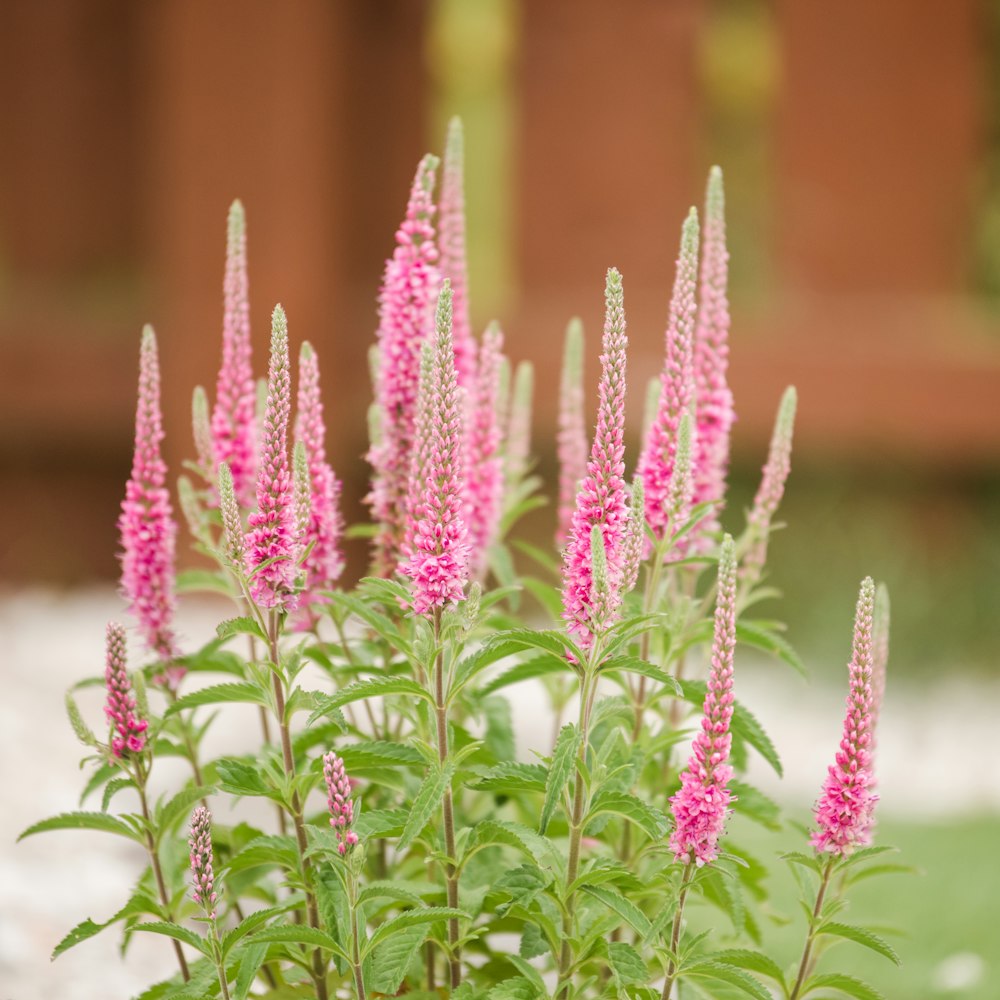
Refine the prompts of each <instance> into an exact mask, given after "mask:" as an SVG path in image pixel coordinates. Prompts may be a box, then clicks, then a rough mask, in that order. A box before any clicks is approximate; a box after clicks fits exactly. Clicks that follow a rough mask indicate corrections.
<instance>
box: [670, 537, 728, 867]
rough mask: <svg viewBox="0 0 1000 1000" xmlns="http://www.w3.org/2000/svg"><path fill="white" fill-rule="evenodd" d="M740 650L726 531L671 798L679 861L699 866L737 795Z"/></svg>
mask: <svg viewBox="0 0 1000 1000" xmlns="http://www.w3.org/2000/svg"><path fill="white" fill-rule="evenodd" d="M735 649H736V550H735V546H734V544H733V540H732V538H731V537H730V536H729V535H726V536H725V538H724V540H723V542H722V550H721V552H720V554H719V585H718V593H717V597H716V599H715V633H714V636H713V639H712V667H711V671H710V672H709V675H708V689H707V690H706V692H705V705H704V712H703V714H702V719H701V729H700V730H699V731H698V734H697V735H696V736H695V738H694V745H693V746H692V748H691V756H690V757H689V758H688V763H687V767H686V768H685V769H684V771H683V772H682V773H681V787H680V790H679V791H678V792H677V794H676V795H674V796H673V797H672V798H671V800H670V804H671V808H672V811H673V814H674V832H673V834H671V837H670V849H671V850H672V851H673V852H674V856H675V857H676V858H677V860H678V861H682V862H684V863H685V864H690V863H691V862H692V861H693V862H694V863H695V864H696V865H698V866H699V867H701V866H702V865H706V864H710V863H711V862H713V861H714V860H715V859H716V857H717V856H718V845H719V838H720V837H721V836H722V833H723V831H724V830H725V826H726V818H727V816H728V815H729V804H730V802H732V799H733V796H732V793H731V792H730V790H729V780H730V779H731V778H732V776H733V769H732V767H730V765H729V748H730V744H731V742H732V736H731V735H730V732H729V724H730V722H731V721H732V717H733V653H734V651H735Z"/></svg>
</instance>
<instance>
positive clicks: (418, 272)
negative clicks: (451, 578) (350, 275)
mask: <svg viewBox="0 0 1000 1000" xmlns="http://www.w3.org/2000/svg"><path fill="white" fill-rule="evenodd" d="M437 165H438V159H437V157H436V156H430V155H428V156H425V157H424V158H423V160H421V161H420V166H419V167H418V168H417V175H416V177H415V178H414V181H413V187H412V189H411V191H410V201H409V204H408V205H407V207H406V218H405V219H404V220H403V223H402V225H401V226H400V227H399V230H398V231H397V233H396V249H395V250H394V251H393V255H392V257H391V259H390V260H388V261H387V262H386V265H385V274H384V276H383V279H382V290H381V292H380V293H379V325H378V348H379V361H378V367H377V371H378V375H377V385H376V392H375V400H376V403H377V405H378V409H379V419H378V426H379V440H378V443H377V444H376V445H374V446H373V447H372V448H371V450H370V451H369V453H368V460H369V461H370V462H371V465H372V472H373V475H372V487H371V492H370V493H369V495H368V502H369V503H370V504H371V507H372V514H373V516H374V518H375V520H376V521H377V522H378V523H379V528H378V533H377V534H376V537H375V565H374V569H375V571H376V572H377V573H379V574H380V575H382V576H390V575H391V574H392V573H393V572H394V571H395V569H396V567H397V565H398V563H399V560H400V557H401V555H402V546H403V538H404V533H405V522H406V509H407V482H408V479H409V473H410V462H411V460H412V455H413V448H414V438H415V427H414V424H415V421H416V408H417V392H418V388H419V384H420V345H421V344H422V343H423V342H424V341H425V340H427V339H428V338H429V337H430V336H431V335H432V331H433V329H434V303H435V301H436V299H437V294H438V288H439V285H440V274H439V271H438V268H437V260H438V251H437V246H436V244H435V242H434V225H433V222H432V219H433V216H434V205H433V203H432V201H431V192H432V191H433V188H434V174H435V171H436V170H437Z"/></svg>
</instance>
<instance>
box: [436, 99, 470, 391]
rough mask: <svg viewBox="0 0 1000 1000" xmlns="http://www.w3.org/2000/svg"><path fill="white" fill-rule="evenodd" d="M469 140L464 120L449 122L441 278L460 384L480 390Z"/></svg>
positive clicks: (441, 225) (443, 186)
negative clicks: (472, 309) (468, 215)
mask: <svg viewBox="0 0 1000 1000" xmlns="http://www.w3.org/2000/svg"><path fill="white" fill-rule="evenodd" d="M464 171H465V137H464V133H463V130H462V119H461V118H458V117H455V118H452V120H451V121H450V122H449V123H448V137H447V139H446V140H445V153H444V164H443V166H442V168H441V206H440V218H439V221H438V228H439V230H440V239H439V243H440V247H441V265H440V267H441V277H442V278H447V279H448V280H449V281H450V282H451V301H452V340H453V342H454V344H455V369H456V371H457V372H458V384H459V385H460V386H461V387H462V388H463V389H465V390H466V391H467V392H468V393H470V395H471V394H473V393H474V392H475V390H476V378H477V374H476V341H475V339H474V338H473V336H472V323H471V321H470V319H469V273H468V263H467V261H466V250H465V180H464V176H463V174H464Z"/></svg>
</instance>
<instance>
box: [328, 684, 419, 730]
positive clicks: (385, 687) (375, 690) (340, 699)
mask: <svg viewBox="0 0 1000 1000" xmlns="http://www.w3.org/2000/svg"><path fill="white" fill-rule="evenodd" d="M389 694H405V695H409V696H410V697H411V698H423V699H424V701H426V702H428V703H429V704H431V705H433V704H434V699H433V698H432V697H431V696H430V694H429V693H428V692H427V691H426V690H424V688H422V687H421V686H420V685H419V684H417V683H416V682H415V681H411V680H407V679H406V678H405V677H372V678H370V679H369V680H366V681H358V682H357V683H356V684H350V685H349V686H348V687H346V688H344V689H343V690H341V691H338V692H337V693H336V694H335V695H332V696H331V697H330V698H327V699H326V700H325V701H324V702H323V703H322V704H321V705H320V706H319V708H317V709H316V711H315V712H313V714H312V715H310V716H309V725H312V724H313V723H314V722H315V721H316V720H317V719H319V718H322V717H323V716H324V715H326V714H327V713H328V712H331V711H332V710H333V709H335V708H343V707H344V705H350V704H351V703H352V702H355V701H361V700H362V699H364V698H382V697H385V695H389Z"/></svg>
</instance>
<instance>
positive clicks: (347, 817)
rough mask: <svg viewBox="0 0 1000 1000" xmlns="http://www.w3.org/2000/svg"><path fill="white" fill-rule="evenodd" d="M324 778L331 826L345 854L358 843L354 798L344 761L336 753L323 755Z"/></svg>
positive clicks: (340, 850) (338, 847)
mask: <svg viewBox="0 0 1000 1000" xmlns="http://www.w3.org/2000/svg"><path fill="white" fill-rule="evenodd" d="M323 778H324V780H325V781H326V805H327V808H328V809H329V810H330V826H332V827H333V829H334V832H335V833H336V834H337V850H338V851H339V852H340V854H341V855H342V856H343V855H345V854H347V852H348V851H350V850H351V849H352V848H353V847H354V846H355V845H356V844H357V843H358V835H357V834H356V833H355V832H354V831H353V830H352V829H351V827H352V826H353V825H354V800H353V799H352V798H351V783H350V781H349V780H348V777H347V772H346V771H345V770H344V762H343V760H342V759H341V758H340V757H338V756H337V755H336V754H335V753H333V752H330V753H327V754H324V755H323Z"/></svg>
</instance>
